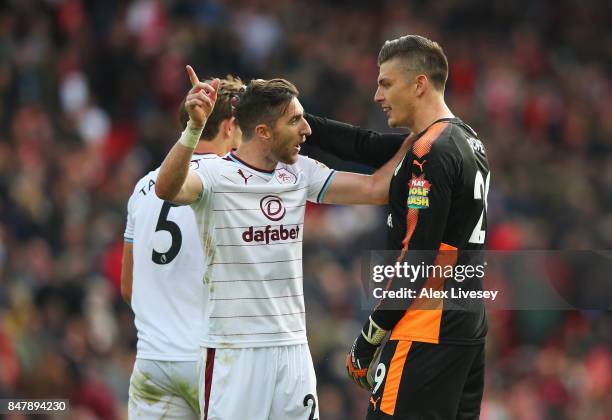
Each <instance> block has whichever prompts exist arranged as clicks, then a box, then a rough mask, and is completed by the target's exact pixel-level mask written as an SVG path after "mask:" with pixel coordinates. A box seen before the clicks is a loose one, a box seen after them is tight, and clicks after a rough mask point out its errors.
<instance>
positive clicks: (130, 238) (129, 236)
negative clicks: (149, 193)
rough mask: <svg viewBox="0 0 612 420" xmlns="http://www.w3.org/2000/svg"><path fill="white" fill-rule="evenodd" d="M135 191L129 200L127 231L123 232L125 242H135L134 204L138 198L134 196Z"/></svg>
mask: <svg viewBox="0 0 612 420" xmlns="http://www.w3.org/2000/svg"><path fill="white" fill-rule="evenodd" d="M134 196H135V193H132V195H131V196H130V199H129V200H128V205H127V220H126V223H125V232H124V233H123V240H124V241H125V242H129V243H133V242H134V226H135V220H134V204H135V201H136V198H135V197H134Z"/></svg>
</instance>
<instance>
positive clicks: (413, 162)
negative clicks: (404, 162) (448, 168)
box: [412, 159, 427, 172]
mask: <svg viewBox="0 0 612 420" xmlns="http://www.w3.org/2000/svg"><path fill="white" fill-rule="evenodd" d="M425 162H427V160H424V161H423V163H419V161H418V160H416V159H414V160H413V161H412V164H413V165H417V166H418V167H419V168H421V172H423V165H425Z"/></svg>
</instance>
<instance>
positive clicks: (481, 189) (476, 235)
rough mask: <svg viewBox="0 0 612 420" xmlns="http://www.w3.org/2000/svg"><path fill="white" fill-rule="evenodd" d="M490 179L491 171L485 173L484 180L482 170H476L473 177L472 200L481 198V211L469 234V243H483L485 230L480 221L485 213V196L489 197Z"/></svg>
mask: <svg viewBox="0 0 612 420" xmlns="http://www.w3.org/2000/svg"><path fill="white" fill-rule="evenodd" d="M490 180H491V172H490V171H489V173H488V174H487V179H486V180H485V179H484V178H483V176H482V172H480V171H476V179H474V200H482V201H483V208H482V213H481V214H480V219H478V223H476V227H474V230H473V231H472V235H471V236H470V240H469V241H468V242H470V243H471V244H484V242H485V236H486V233H487V232H486V231H485V230H484V229H483V228H482V223H483V221H484V218H485V216H486V214H487V197H489V181H490Z"/></svg>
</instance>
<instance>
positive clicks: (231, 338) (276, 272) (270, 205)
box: [192, 153, 335, 347]
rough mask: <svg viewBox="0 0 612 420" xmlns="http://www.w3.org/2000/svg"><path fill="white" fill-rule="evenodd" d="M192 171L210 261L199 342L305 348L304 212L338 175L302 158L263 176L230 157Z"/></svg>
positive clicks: (200, 163)
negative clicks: (198, 183) (196, 178)
mask: <svg viewBox="0 0 612 420" xmlns="http://www.w3.org/2000/svg"><path fill="white" fill-rule="evenodd" d="M192 169H194V170H195V172H196V173H197V174H198V175H199V176H200V178H201V180H202V185H203V187H204V188H203V192H202V197H201V198H200V200H198V201H197V202H195V203H194V204H192V208H193V209H194V211H195V214H196V220H197V223H198V229H199V231H200V235H201V238H202V244H203V245H204V253H205V255H206V259H207V262H208V264H209V269H208V270H207V272H206V274H205V280H204V282H205V284H206V285H207V286H208V291H209V293H208V301H207V302H206V304H205V305H204V319H203V323H202V331H203V334H202V337H201V341H200V343H201V345H202V346H203V347H265V346H277V345H290V344H301V343H306V342H307V341H306V318H305V308H304V288H303V284H302V237H303V231H304V210H305V207H306V201H307V200H308V201H313V202H320V201H321V200H322V197H323V195H324V194H325V191H326V189H327V188H328V186H329V184H330V182H331V180H332V178H333V175H334V173H335V171H333V170H331V169H329V168H327V167H326V166H325V165H323V164H321V163H319V162H317V161H315V160H313V159H310V158H307V157H304V156H299V157H298V161H297V162H296V163H295V164H293V165H286V164H283V163H279V164H278V165H277V167H276V169H275V170H273V171H262V170H258V169H256V168H253V167H251V166H249V165H247V164H245V163H244V162H241V161H240V160H239V159H238V158H237V157H236V156H235V155H234V154H232V153H230V154H228V155H226V156H225V157H223V158H220V157H216V156H215V157H207V158H205V159H201V160H199V161H198V162H195V163H193V164H192Z"/></svg>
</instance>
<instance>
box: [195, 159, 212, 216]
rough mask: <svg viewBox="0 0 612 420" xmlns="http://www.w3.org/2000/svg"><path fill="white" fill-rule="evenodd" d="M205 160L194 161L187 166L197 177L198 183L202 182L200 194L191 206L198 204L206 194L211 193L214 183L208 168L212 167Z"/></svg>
mask: <svg viewBox="0 0 612 420" xmlns="http://www.w3.org/2000/svg"><path fill="white" fill-rule="evenodd" d="M206 160H207V159H196V160H192V161H191V163H190V164H189V168H190V169H192V170H193V171H194V172H195V173H196V174H197V175H198V178H200V181H202V192H201V193H200V196H199V197H198V199H197V200H196V201H195V202H194V203H192V205H194V204H197V203H199V202H200V201H201V200H202V197H204V196H205V195H206V194H207V193H208V192H210V191H212V188H213V185H214V182H215V179H214V176H213V174H212V171H211V168H210V167H211V166H212V165H210V163H212V162H206ZM207 163H209V164H207Z"/></svg>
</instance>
